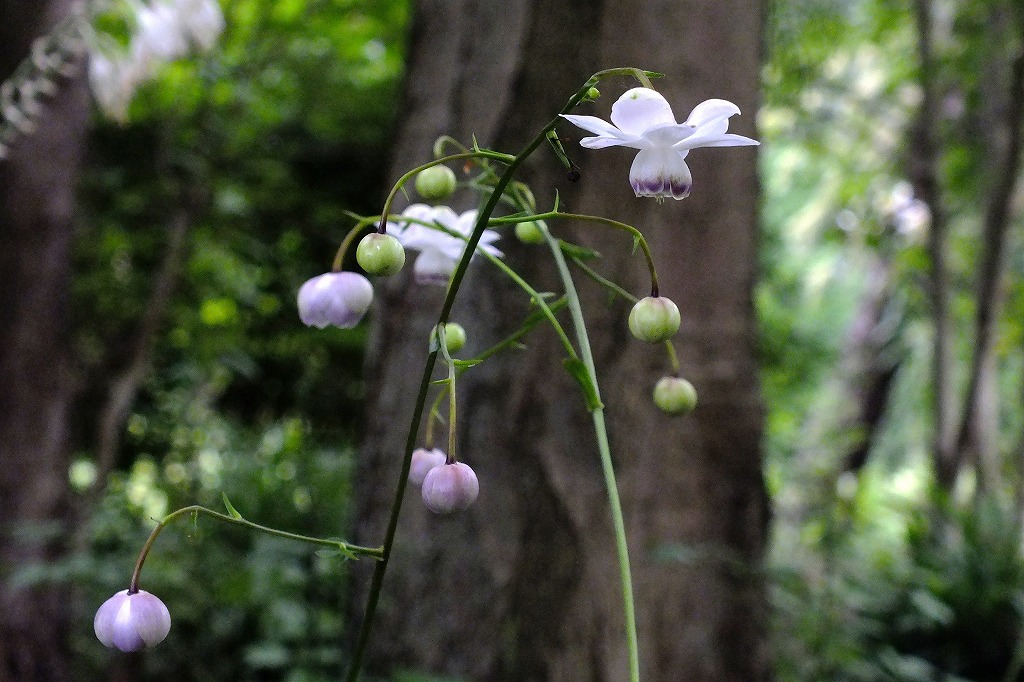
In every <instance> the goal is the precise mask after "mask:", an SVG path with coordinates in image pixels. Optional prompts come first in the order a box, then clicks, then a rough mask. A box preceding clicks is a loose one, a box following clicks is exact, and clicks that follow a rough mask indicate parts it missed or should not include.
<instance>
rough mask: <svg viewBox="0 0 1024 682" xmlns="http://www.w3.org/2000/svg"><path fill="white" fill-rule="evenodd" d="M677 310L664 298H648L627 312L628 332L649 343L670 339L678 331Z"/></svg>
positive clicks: (674, 305)
mask: <svg viewBox="0 0 1024 682" xmlns="http://www.w3.org/2000/svg"><path fill="white" fill-rule="evenodd" d="M679 322H680V319H679V308H677V307H676V304H675V303H673V302H672V301H670V300H669V299H667V298H665V297H664V296H658V297H654V296H648V297H647V298H644V299H642V300H640V301H639V302H637V304H636V305H635V306H633V310H631V311H630V312H629V330H630V331H631V332H633V336H635V337H636V338H638V339H640V340H641V341H647V342H649V343H661V342H662V341H667V340H669V339H671V338H672V337H673V336H674V335H675V333H676V332H677V331H678V330H679Z"/></svg>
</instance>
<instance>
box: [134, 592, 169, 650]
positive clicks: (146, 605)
mask: <svg viewBox="0 0 1024 682" xmlns="http://www.w3.org/2000/svg"><path fill="white" fill-rule="evenodd" d="M132 619H133V620H134V622H135V631H136V632H137V633H138V634H139V637H141V638H142V641H143V642H145V643H146V646H155V645H157V644H159V643H160V642H162V641H164V638H165V637H166V636H167V633H168V632H170V630H171V614H170V612H169V611H168V610H167V606H165V605H164V603H163V602H162V601H160V599H159V598H158V597H155V596H153V595H152V594H150V593H149V592H146V591H145V590H139V592H138V594H135V595H132Z"/></svg>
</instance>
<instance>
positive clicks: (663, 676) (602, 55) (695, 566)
mask: <svg viewBox="0 0 1024 682" xmlns="http://www.w3.org/2000/svg"><path fill="white" fill-rule="evenodd" d="M760 35H761V11H760V8H759V6H758V3H754V4H753V5H752V4H751V3H749V2H742V3H741V2H738V1H736V0H728V1H727V2H722V3H714V4H708V3H700V2H696V1H695V0H690V1H689V2H683V3H678V2H654V3H640V2H632V3H617V4H614V5H612V4H610V5H605V6H602V5H601V4H599V3H595V4H592V5H591V4H587V3H570V2H567V1H566V0H532V1H531V0H508V1H506V2H502V3H474V2H469V1H461V2H440V1H428V2H421V3H420V5H419V8H418V11H417V16H416V20H415V24H414V29H413V41H412V46H411V63H410V66H409V78H408V84H407V88H406V107H405V112H406V117H405V120H404V122H403V123H402V125H401V127H400V130H399V131H398V133H397V135H396V147H395V161H394V166H393V172H392V177H397V176H398V174H399V173H400V172H401V171H403V170H405V169H408V168H409V167H411V166H413V165H415V164H417V163H421V162H422V161H423V160H424V159H426V158H428V157H429V154H430V149H431V145H432V143H433V141H434V139H435V138H436V137H437V136H438V135H440V134H442V133H449V134H452V135H455V136H456V137H458V138H460V139H463V140H467V141H468V140H469V136H470V134H471V133H475V134H476V136H477V139H478V140H479V141H480V143H481V144H482V145H485V146H488V145H490V146H497V147H498V148H500V149H502V150H503V151H514V150H516V149H517V148H519V147H520V146H522V145H523V144H524V143H525V142H527V141H528V140H529V138H530V137H531V136H532V135H533V134H535V132H536V130H537V129H538V128H539V127H540V126H542V125H543V124H544V123H545V122H546V121H548V120H550V118H551V116H553V115H554V113H555V112H557V111H558V110H559V109H560V108H561V107H562V105H563V104H564V103H565V100H566V99H567V98H568V96H569V95H570V94H571V93H572V92H573V91H575V89H576V88H577V87H579V85H581V84H582V83H583V81H584V80H585V79H586V78H587V77H588V76H589V75H590V74H591V73H593V72H595V71H597V70H599V69H601V68H608V67H612V66H624V65H630V66H641V67H643V68H648V69H653V70H658V71H662V72H665V73H666V74H668V77H667V78H665V79H664V80H663V81H660V82H658V83H657V85H658V89H659V90H660V91H661V92H662V93H663V94H664V95H665V96H666V98H667V99H668V100H669V101H670V102H672V103H674V104H675V108H676V112H675V113H676V115H677V117H678V118H680V119H683V118H685V116H686V114H687V112H688V111H689V108H690V107H692V106H693V105H695V104H696V103H697V102H699V101H701V100H703V99H706V98H710V97H722V98H726V99H729V100H732V101H734V102H736V103H737V104H738V105H739V106H740V108H741V109H742V110H743V112H744V113H745V116H744V117H742V118H741V119H738V120H736V121H735V122H734V127H735V128H737V130H738V132H740V133H745V134H750V133H751V131H752V126H753V116H754V114H755V112H756V111H757V104H758V102H757V83H758V72H759V63H760ZM632 85H633V84H632V83H625V82H615V83H608V84H606V85H604V86H602V90H603V91H604V93H605V95H604V96H603V97H602V100H601V102H600V104H599V105H598V106H597V107H587V108H581V109H580V113H595V114H597V113H599V114H600V115H602V116H604V117H607V112H608V107H609V105H610V104H611V102H612V101H614V99H615V97H617V96H618V94H619V93H621V92H622V91H623V89H624V88H625V87H632ZM561 129H562V131H563V135H564V136H565V137H567V138H568V137H571V138H572V139H573V140H578V139H579V137H580V136H581V135H580V131H576V130H572V129H571V127H570V126H568V125H565V126H561ZM566 146H567V149H568V150H569V152H570V155H571V156H572V157H573V159H574V160H575V161H576V162H577V163H578V164H579V165H580V167H581V169H582V172H583V179H582V181H580V182H579V183H578V184H577V185H572V184H570V183H568V182H567V181H566V178H565V172H564V169H563V168H562V167H561V165H560V164H559V163H558V162H557V160H556V159H555V158H554V156H553V155H551V154H550V153H548V152H547V151H546V150H544V151H541V152H540V153H538V154H537V156H536V158H535V159H533V160H532V161H531V163H530V164H528V165H527V168H526V172H525V175H524V178H523V179H525V180H527V181H528V182H529V183H530V184H531V186H532V187H533V189H534V191H536V192H537V194H538V202H539V203H540V205H541V206H542V207H544V206H550V205H551V202H552V200H553V198H554V189H555V188H557V189H558V190H559V193H560V196H561V198H562V202H563V204H562V205H563V206H567V207H568V208H569V209H570V210H575V211H580V212H586V213H594V214H599V215H607V216H610V217H613V218H619V219H622V220H624V221H626V222H630V223H632V224H634V225H636V226H637V227H639V228H640V229H641V230H642V231H643V232H644V233H645V235H646V236H647V238H648V239H649V241H650V243H651V246H652V248H653V249H654V251H655V259H656V261H657V263H658V265H659V266H660V270H659V276H660V277H661V280H662V282H661V285H662V287H661V288H662V294H663V295H666V296H669V297H670V298H672V299H673V300H674V301H676V302H677V303H678V304H679V307H680V310H681V312H682V315H683V326H682V330H681V333H680V335H679V336H678V337H677V339H676V346H677V348H678V349H679V351H680V357H681V360H682V365H683V373H684V374H685V375H686V376H687V377H688V378H690V379H691V380H692V381H693V383H694V384H695V385H696V387H697V389H698V391H699V393H700V401H701V403H700V406H699V407H698V409H697V411H696V412H695V413H694V415H693V416H691V417H688V418H684V419H678V420H672V419H669V418H668V417H666V416H665V415H663V414H661V413H659V412H658V411H657V410H656V409H655V408H654V406H653V404H652V403H651V399H650V392H651V388H652V386H653V384H654V382H655V381H656V380H657V378H658V377H659V376H661V375H662V374H665V373H667V361H666V360H665V356H664V351H663V349H662V348H661V347H660V346H649V345H646V344H642V343H640V342H637V341H634V340H633V339H632V338H631V337H630V335H629V333H628V330H627V326H626V317H627V314H628V311H629V306H628V304H626V303H625V302H623V301H621V300H618V301H615V302H613V303H611V304H610V305H609V303H608V297H607V295H606V292H605V291H604V290H600V289H598V288H597V287H596V286H594V285H591V284H590V283H589V282H586V281H583V282H580V288H581V297H582V299H583V306H584V309H585V310H586V312H587V317H588V326H589V329H590V330H591V334H592V341H593V344H594V355H595V359H596V362H597V369H598V374H599V377H600V381H601V386H602V394H603V396H604V399H605V402H606V404H607V407H608V410H607V415H608V418H609V432H610V437H611V445H612V451H613V454H614V457H615V463H616V467H617V472H618V476H619V488H620V493H621V495H622V501H623V507H624V514H625V519H626V525H627V532H628V534H629V541H630V552H631V559H632V562H633V578H634V584H635V587H636V601H637V609H638V613H637V618H638V627H639V638H640V657H641V666H642V671H643V677H644V679H646V680H671V681H673V682H675V681H677V680H685V679H700V680H708V681H712V682H713V681H715V680H760V679H767V678H768V676H769V672H768V669H769V668H768V658H767V650H766V644H765V632H764V624H765V623H764V615H765V598H764V586H763V585H762V583H761V580H760V575H761V574H760V572H759V566H760V562H761V558H762V552H763V548H764V543H765V531H766V524H767V517H768V512H767V504H766V498H765V493H764V488H763V484H762V479H761V473H760V450H759V447H760V438H761V428H762V407H761V403H760V398H759V390H758V382H757V368H756V365H755V363H754V360H753V355H752V345H753V344H752V340H753V312H752V305H751V286H752V284H753V277H754V263H755V236H756V204H757V179H756V164H755V155H754V153H753V151H752V149H751V148H738V149H729V150H698V151H696V152H694V153H693V154H691V155H690V156H689V157H688V161H689V162H690V166H691V169H692V171H693V176H694V179H695V189H694V193H693V195H692V196H691V197H690V198H688V199H686V200H685V201H682V202H674V201H670V202H667V203H664V204H660V205H659V204H658V203H656V202H655V201H653V200H640V199H636V198H634V197H633V194H632V191H631V190H630V187H629V183H628V180H627V175H628V169H629V163H630V162H631V161H632V154H631V153H630V150H621V149H620V150H605V151H602V152H590V151H587V150H581V149H579V147H578V146H577V145H576V144H575V143H574V142H573V143H569V144H567V145H566ZM469 207H470V206H468V205H460V206H458V207H457V208H460V209H463V210H464V209H465V208H469ZM552 228H553V229H554V230H555V232H556V234H557V235H558V236H561V237H563V238H565V239H567V240H569V241H575V242H577V243H582V244H585V245H587V246H590V247H592V248H595V249H597V250H598V251H599V252H601V253H602V254H603V256H604V257H603V258H602V259H601V260H600V261H597V262H596V265H595V267H597V268H598V269H599V270H600V271H601V272H602V273H604V274H605V275H607V276H610V277H612V278H613V279H615V280H616V281H618V282H620V283H621V284H623V285H624V286H625V287H626V288H627V289H629V290H630V291H632V292H634V293H635V294H637V295H640V296H643V295H646V289H647V287H648V286H649V282H648V281H647V279H646V278H647V275H646V270H645V268H644V267H643V264H642V260H641V259H640V258H639V256H636V255H631V246H632V245H631V242H630V240H629V239H628V238H627V237H625V236H623V235H622V234H621V233H617V232H606V231H603V230H602V229H601V228H598V227H595V226H593V225H585V226H577V225H565V224H555V225H552ZM508 234H509V235H511V231H509V232H508ZM501 247H502V249H504V250H505V251H506V254H507V260H508V262H509V263H510V264H511V265H513V266H514V267H515V268H516V269H517V270H518V271H519V272H520V273H521V274H522V275H523V276H524V277H525V278H526V279H527V280H528V281H530V282H532V283H534V284H535V286H536V287H537V288H538V289H539V290H541V291H545V290H550V291H557V290H560V286H559V285H558V281H557V277H556V274H555V272H554V269H553V266H552V265H551V264H550V260H549V258H547V251H546V250H545V249H543V247H525V246H523V245H520V244H518V243H516V242H515V239H514V237H511V236H509V237H504V238H503V239H502V244H501ZM395 280H396V281H390V282H387V283H382V282H380V281H378V282H377V288H378V292H382V293H381V294H380V296H379V299H380V300H379V307H378V309H377V312H376V318H375V322H374V332H373V334H372V337H371V343H370V353H369V366H368V376H369V377H370V378H371V386H370V390H369V393H370V395H369V402H368V432H367V437H366V443H365V446H364V448H363V453H362V457H361V461H360V466H359V472H358V482H357V490H358V496H359V498H358V504H359V509H358V513H359V527H358V530H357V533H358V537H359V539H360V540H361V541H366V542H373V543H376V542H379V541H380V540H381V538H382V537H383V534H384V525H385V522H386V517H387V512H388V509H389V506H390V496H391V495H392V494H393V490H394V486H395V484H396V481H397V476H398V473H399V468H400V463H401V454H402V450H403V443H404V440H405V431H406V429H407V427H408V422H409V418H410V416H411V410H412V407H413V402H414V397H415V396H414V395H413V394H414V391H415V382H416V381H417V380H418V379H417V377H418V376H419V374H420V373H421V372H422V368H423V363H424V361H425V358H426V351H427V341H426V339H427V334H428V330H429V328H430V326H431V325H432V324H433V322H434V321H435V320H436V316H437V313H438V308H439V305H440V301H441V298H442V296H443V292H442V290H441V289H440V288H431V289H426V288H423V287H418V286H416V285H414V284H412V283H410V281H409V278H408V275H407V274H406V275H402V276H400V277H398V278H395ZM526 311H527V306H526V305H525V299H524V296H523V295H522V294H521V293H520V292H519V291H518V289H516V288H514V287H513V286H512V285H510V283H509V282H508V281H507V280H505V279H503V278H502V277H501V276H500V275H499V274H497V273H496V272H495V271H494V270H493V269H490V268H488V267H487V266H486V265H485V264H482V263H479V264H478V263H474V266H473V268H472V271H471V277H470V279H468V280H467V282H466V283H465V284H464V288H463V291H462V293H461V294H460V297H459V303H458V304H457V305H456V314H455V316H454V318H453V319H457V320H460V321H461V322H463V323H464V325H465V326H466V327H467V330H468V332H469V335H470V344H469V346H468V347H467V349H466V351H465V352H464V353H463V356H464V357H468V356H469V355H470V354H472V353H473V352H475V351H479V350H482V349H483V348H485V347H487V346H488V345H490V344H492V343H494V342H496V341H497V340H499V339H501V338H503V337H504V336H506V335H507V334H508V333H510V332H511V331H512V330H514V329H515V328H516V327H517V326H518V323H519V322H520V321H521V319H522V317H523V316H524V315H525V314H526ZM526 342H527V344H528V345H529V348H528V349H527V350H525V351H522V352H515V353H508V354H505V355H503V356H499V357H497V358H493V359H491V360H489V361H488V362H487V363H485V364H484V365H481V366H479V367H475V368H473V369H472V370H470V371H469V372H468V373H467V374H466V375H464V377H463V378H462V379H461V380H460V382H459V399H460V403H459V404H460V406H461V407H460V413H459V418H458V419H459V421H458V424H459V429H458V438H459V444H460V453H461V457H460V458H462V459H464V460H465V461H466V462H467V463H469V464H470V465H471V466H473V467H474V469H475V470H476V472H477V474H478V476H479V478H480V482H481V493H480V498H479V499H478V500H477V502H476V504H475V505H474V506H473V507H472V508H471V509H470V510H469V511H468V512H466V513H463V514H460V515H456V516H453V517H449V518H441V517H437V516H434V515H432V514H430V513H429V512H428V511H426V510H425V509H424V507H423V505H422V504H421V503H420V502H419V500H418V499H417V498H418V491H416V490H414V489H410V492H409V497H408V499H407V501H406V503H407V505H408V506H407V508H406V509H405V511H404V512H403V516H402V519H401V523H400V530H399V534H398V538H397V542H396V545H395V550H394V555H393V558H392V564H391V568H390V569H389V574H388V577H387V578H386V579H385V581H384V594H383V598H382V602H381V607H380V610H379V611H378V616H377V620H376V624H375V626H374V636H373V638H372V640H371V648H370V652H369V656H368V658H369V665H368V667H369V668H370V669H371V670H373V671H374V672H384V671H386V670H389V669H397V668H403V667H404V668H409V667H412V668H422V669H428V670H431V671H433V672H437V673H446V674H453V675H461V676H464V677H465V678H467V679H473V680H610V681H611V680H614V681H617V680H622V679H626V670H627V664H626V648H625V637H624V634H623V627H624V626H623V622H624V621H623V615H622V614H623V611H622V597H621V593H620V590H619V581H618V574H617V567H616V560H615V553H614V541H613V533H612V524H611V519H610V515H609V513H608V511H607V494H606V491H605V488H604V484H603V480H602V477H601V469H600V464H599V461H598V455H597V449H596V444H595V440H594V436H593V430H592V426H591V422H590V418H589V415H588V414H587V411H586V408H585V405H584V402H583V400H582V398H581V396H580V394H579V390H578V389H577V388H576V386H575V384H574V382H573V380H572V379H571V378H570V377H569V375H568V374H567V373H566V372H565V371H564V370H563V369H562V367H561V357H562V353H561V350H560V347H559V346H558V344H557V343H556V342H555V339H554V338H553V335H552V334H551V333H549V332H548V331H539V332H535V333H534V334H532V335H531V336H530V337H528V338H527V340H526ZM361 582H362V583H363V584H365V581H361ZM364 596H365V595H363V594H360V595H358V598H357V599H356V600H355V601H354V603H353V608H354V609H355V610H356V613H357V614H358V613H361V609H362V606H363V601H364V600H363V597H364Z"/></svg>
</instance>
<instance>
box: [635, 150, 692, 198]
mask: <svg viewBox="0 0 1024 682" xmlns="http://www.w3.org/2000/svg"><path fill="white" fill-rule="evenodd" d="M629 183H630V185H632V186H633V192H634V193H636V195H637V196H638V197H659V198H660V197H666V198H667V197H672V198H673V199H684V198H686V196H687V195H689V193H690V187H691V186H692V184H693V178H692V176H691V175H690V168H689V166H687V165H686V161H685V160H684V159H683V156H682V155H681V154H679V153H677V152H676V151H674V150H673V149H645V150H643V151H641V152H640V153H639V154H637V155H636V159H634V160H633V166H632V167H631V168H630V169H629Z"/></svg>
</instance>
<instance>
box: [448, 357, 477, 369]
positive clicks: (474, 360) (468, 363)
mask: <svg viewBox="0 0 1024 682" xmlns="http://www.w3.org/2000/svg"><path fill="white" fill-rule="evenodd" d="M452 362H454V363H455V366H456V367H466V368H469V367H472V366H473V365H479V364H480V363H481V362H483V361H482V360H480V359H479V358H470V359H468V360H459V359H458V358H454V359H453V360H452Z"/></svg>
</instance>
